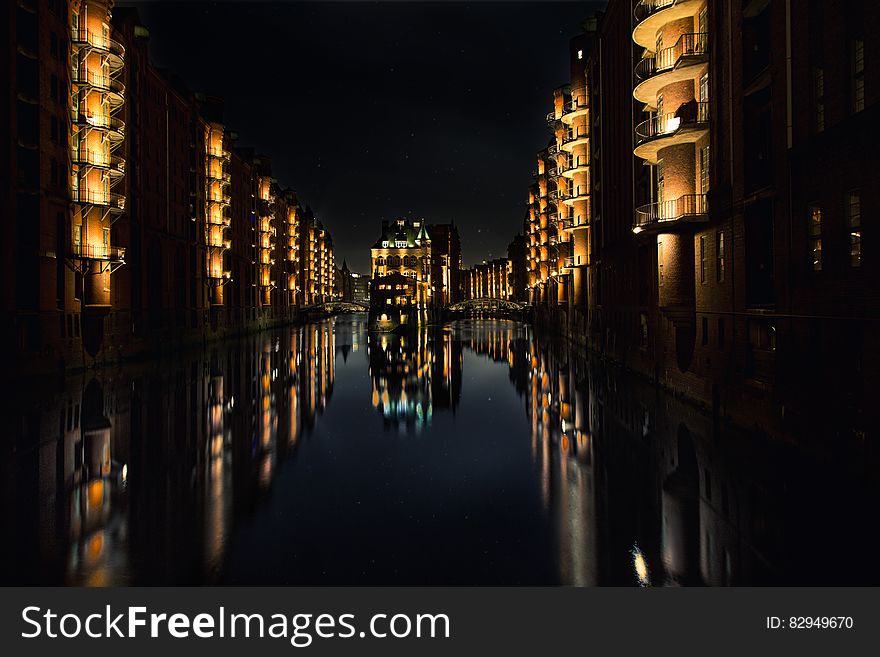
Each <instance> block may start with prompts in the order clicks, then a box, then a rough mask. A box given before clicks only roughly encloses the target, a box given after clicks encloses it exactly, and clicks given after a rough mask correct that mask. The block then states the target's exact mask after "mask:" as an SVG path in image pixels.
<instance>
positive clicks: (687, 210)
mask: <svg viewBox="0 0 880 657" xmlns="http://www.w3.org/2000/svg"><path fill="white" fill-rule="evenodd" d="M707 213H708V203H707V202H706V195H705V194H686V195H684V196H680V197H679V198H677V199H674V200H671V201H661V202H659V203H649V204H647V205H643V206H641V207H639V208H637V209H636V216H635V225H634V226H633V232H636V233H639V232H641V231H643V230H645V229H648V228H651V227H659V226H660V224H663V223H666V222H671V221H684V220H700V219H704V218H705V217H706V214H707Z"/></svg>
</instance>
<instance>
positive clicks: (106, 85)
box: [70, 66, 125, 96]
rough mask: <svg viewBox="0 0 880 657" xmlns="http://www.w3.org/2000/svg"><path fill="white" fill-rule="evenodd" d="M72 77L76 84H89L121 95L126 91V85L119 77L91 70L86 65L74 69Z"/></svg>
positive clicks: (100, 89)
mask: <svg viewBox="0 0 880 657" xmlns="http://www.w3.org/2000/svg"><path fill="white" fill-rule="evenodd" d="M70 79H71V81H72V82H73V83H74V84H87V85H89V86H90V87H93V88H95V89H97V90H99V91H107V92H112V93H114V94H118V95H120V96H121V95H123V94H124V93H125V85H124V84H123V83H122V80H120V79H119V78H115V77H113V76H111V75H106V74H104V73H101V72H98V71H90V70H88V69H87V68H85V67H84V66H79V67H77V68H75V69H73V71H71V74H70Z"/></svg>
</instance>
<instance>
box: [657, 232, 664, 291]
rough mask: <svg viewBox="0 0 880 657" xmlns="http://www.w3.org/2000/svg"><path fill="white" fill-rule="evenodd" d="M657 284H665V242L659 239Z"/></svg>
mask: <svg viewBox="0 0 880 657" xmlns="http://www.w3.org/2000/svg"><path fill="white" fill-rule="evenodd" d="M657 284H658V285H663V242H661V241H660V240H657Z"/></svg>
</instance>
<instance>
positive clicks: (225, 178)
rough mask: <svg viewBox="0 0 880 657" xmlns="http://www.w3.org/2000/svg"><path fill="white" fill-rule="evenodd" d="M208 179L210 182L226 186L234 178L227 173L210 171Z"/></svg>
mask: <svg viewBox="0 0 880 657" xmlns="http://www.w3.org/2000/svg"><path fill="white" fill-rule="evenodd" d="M206 177H207V178H208V180H213V181H216V182H220V183H224V184H228V183H229V182H230V181H231V180H232V176H230V175H229V173H227V172H225V171H220V172H217V171H209V172H208V175H207V176H206Z"/></svg>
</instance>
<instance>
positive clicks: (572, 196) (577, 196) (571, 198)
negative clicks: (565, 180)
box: [562, 185, 590, 206]
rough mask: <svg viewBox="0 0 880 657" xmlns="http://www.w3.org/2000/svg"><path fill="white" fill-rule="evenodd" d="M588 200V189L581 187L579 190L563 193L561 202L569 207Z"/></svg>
mask: <svg viewBox="0 0 880 657" xmlns="http://www.w3.org/2000/svg"><path fill="white" fill-rule="evenodd" d="M589 200H590V189H589V187H587V186H586V185H584V186H582V187H581V188H579V189H577V188H575V189H573V190H571V191H569V192H565V194H563V195H562V202H563V203H565V204H566V205H569V206H570V205H574V204H575V203H578V202H581V201H589Z"/></svg>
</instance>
